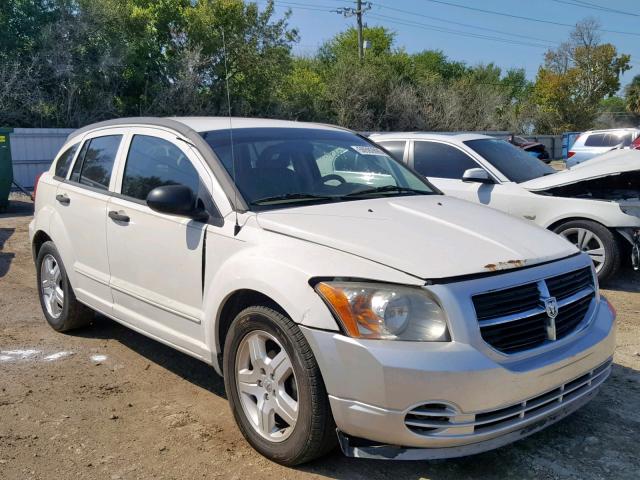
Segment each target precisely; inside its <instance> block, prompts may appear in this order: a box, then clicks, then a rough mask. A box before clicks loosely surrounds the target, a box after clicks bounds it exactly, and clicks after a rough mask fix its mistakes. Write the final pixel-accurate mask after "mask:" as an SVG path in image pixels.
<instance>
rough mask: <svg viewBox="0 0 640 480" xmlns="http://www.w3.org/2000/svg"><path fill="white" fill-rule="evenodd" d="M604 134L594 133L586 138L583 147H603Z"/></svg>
mask: <svg viewBox="0 0 640 480" xmlns="http://www.w3.org/2000/svg"><path fill="white" fill-rule="evenodd" d="M605 136H606V135H605V134H604V133H594V134H592V135H589V136H588V137H587V140H585V142H584V145H585V147H605V146H606V145H605Z"/></svg>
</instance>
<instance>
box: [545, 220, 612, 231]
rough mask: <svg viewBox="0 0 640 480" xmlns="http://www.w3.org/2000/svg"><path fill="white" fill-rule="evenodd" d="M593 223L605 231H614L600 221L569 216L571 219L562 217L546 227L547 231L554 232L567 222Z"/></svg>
mask: <svg viewBox="0 0 640 480" xmlns="http://www.w3.org/2000/svg"><path fill="white" fill-rule="evenodd" d="M574 221H577V222H593V223H597V224H598V225H600V226H602V227H604V228H606V229H607V230H610V231H611V232H614V229H612V228H609V227H608V226H606V225H605V224H604V223H602V222H601V221H599V220H597V219H595V218H589V217H586V216H571V217H563V218H560V219H557V220H555V221H554V222H553V223H551V224H550V225H547V227H546V228H547V229H548V230H551V231H553V230H555V229H556V228H557V227H559V226H560V225H562V224H564V223H568V222H574Z"/></svg>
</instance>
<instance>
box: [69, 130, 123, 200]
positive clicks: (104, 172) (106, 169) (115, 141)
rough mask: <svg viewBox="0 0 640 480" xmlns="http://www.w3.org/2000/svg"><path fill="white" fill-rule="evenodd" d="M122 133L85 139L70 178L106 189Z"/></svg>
mask: <svg viewBox="0 0 640 480" xmlns="http://www.w3.org/2000/svg"><path fill="white" fill-rule="evenodd" d="M121 140H122V135H106V136H104V137H96V138H92V139H91V140H87V141H86V142H85V144H84V145H83V146H82V151H81V152H80V155H78V159H77V160H76V163H75V165H74V166H73V172H72V173H71V180H73V181H74V182H78V183H80V184H82V185H86V186H88V187H92V188H97V189H100V190H107V189H108V188H109V181H110V180H111V173H112V171H113V164H114V162H115V160H116V154H117V153H118V147H119V146H120V141H121Z"/></svg>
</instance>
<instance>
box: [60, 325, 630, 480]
mask: <svg viewBox="0 0 640 480" xmlns="http://www.w3.org/2000/svg"><path fill="white" fill-rule="evenodd" d="M73 335H74V336H76V337H85V338H98V339H109V340H116V341H118V342H120V343H121V344H122V345H124V346H126V347H127V348H129V349H131V350H132V351H134V352H136V353H138V354H140V355H141V356H143V357H144V358H146V359H147V360H149V361H150V362H153V363H155V364H157V365H159V366H161V367H163V368H165V369H167V370H168V371H170V372H172V373H174V374H176V375H178V376H180V377H182V378H183V379H185V380H186V381H188V382H191V383H193V384H195V385H197V386H199V387H201V388H204V389H206V390H208V391H210V392H211V393H213V394H215V395H217V396H219V397H221V398H225V399H226V394H225V390H224V382H223V380H222V378H221V377H219V376H218V375H217V374H216V373H215V372H214V371H213V369H212V368H211V367H210V366H208V365H206V364H204V363H203V362H201V361H199V360H196V359H194V358H192V357H190V356H188V355H186V354H183V353H180V352H178V351H176V350H174V349H172V348H171V347H168V346H165V345H163V344H161V343H159V342H156V341H155V340H152V339H150V338H147V337H145V336H143V335H141V334H139V333H137V332H134V331H133V330H130V329H128V328H126V327H123V326H122V325H120V324H118V323H116V322H114V321H112V320H110V319H108V318H106V317H104V316H102V315H96V318H95V320H94V322H93V325H92V326H91V327H89V328H85V329H81V330H78V331H76V332H73ZM639 399H640V372H639V371H637V370H633V369H630V368H627V367H623V366H621V365H618V364H614V365H613V372H612V375H611V378H610V379H609V380H608V381H607V382H606V383H605V384H604V386H603V388H602V391H601V392H600V393H599V394H598V395H597V396H596V397H595V398H594V399H593V400H592V401H591V402H590V403H589V404H587V405H586V406H585V407H583V408H581V409H580V410H578V411H577V412H576V413H574V414H572V415H571V416H569V417H568V418H566V419H564V420H562V421H560V422H558V423H556V424H554V425H551V426H549V427H548V428H546V429H545V430H543V431H541V432H538V433H536V434H534V435H532V436H530V437H528V438H526V439H523V440H521V441H519V442H516V443H514V444H512V445H508V446H505V447H502V448H500V449H497V450H494V451H490V452H486V453H482V454H479V455H474V456H471V457H464V458H455V459H448V460H430V461H411V462H406V461H397V462H396V461H389V460H363V459H352V458H346V457H344V456H343V455H342V453H341V452H340V451H339V449H338V448H336V449H335V450H334V451H332V452H331V453H330V454H329V455H327V456H325V457H323V458H320V459H318V460H316V461H313V462H311V463H308V464H305V465H302V466H299V467H296V468H295V469H296V470H299V471H300V472H306V473H310V474H314V475H319V476H322V477H327V478H332V479H338V480H343V479H344V480H347V479H352V478H360V479H378V478H380V479H389V478H407V479H416V480H417V479H421V478H429V479H432V480H450V479H452V478H483V479H503V478H507V477H510V478H531V479H534V478H535V479H537V478H547V477H549V478H552V477H553V478H556V477H575V478H589V479H591V478H593V479H595V478H603V477H607V476H608V477H610V478H629V479H631V478H636V477H634V475H635V474H634V473H632V471H633V469H634V465H636V466H637V463H636V462H637V452H636V450H635V448H636V447H635V443H634V442H635V440H634V439H637V438H640V422H636V421H633V420H632V419H633V418H635V416H637V410H638V409H640V400H639ZM612 436H624V437H628V438H629V442H628V445H629V448H628V449H624V450H618V451H616V458H615V459H612V458H611V456H610V455H611V452H610V451H609V450H608V449H607V448H608V447H607V445H608V443H609V442H613V440H611V437H612ZM617 443H618V444H619V440H617ZM625 444H626V443H625ZM614 460H615V461H614ZM576 465H580V466H581V467H580V468H579V469H576V467H575V466H576Z"/></svg>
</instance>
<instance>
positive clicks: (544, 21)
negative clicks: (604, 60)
mask: <svg viewBox="0 0 640 480" xmlns="http://www.w3.org/2000/svg"><path fill="white" fill-rule="evenodd" d="M425 1H427V2H431V3H439V4H441V5H449V6H450V7H456V8H464V9H465V10H472V11H474V12H480V13H485V14H489V15H500V16H502V17H509V18H517V19H519V20H526V21H528V22H537V23H546V24H548V25H556V26H559V27H571V28H574V27H575V25H571V24H570V23H560V22H554V21H552V20H543V19H541V18H532V17H523V16H520V15H513V14H511V13H504V12H497V11H495V10H485V9H483V8H476V7H470V6H468V5H460V4H459V3H453V2H445V1H444V0H425ZM599 30H600V31H602V32H607V33H617V34H619V35H633V36H635V37H640V33H635V32H623V31H620V30H608V29H604V28H600V29H599Z"/></svg>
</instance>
